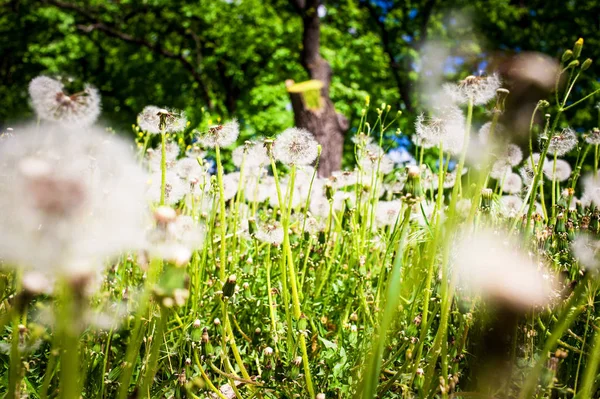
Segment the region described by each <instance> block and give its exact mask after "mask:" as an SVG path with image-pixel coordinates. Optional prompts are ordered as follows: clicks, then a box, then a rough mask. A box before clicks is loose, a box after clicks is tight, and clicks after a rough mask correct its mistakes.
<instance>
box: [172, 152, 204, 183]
mask: <svg viewBox="0 0 600 399" xmlns="http://www.w3.org/2000/svg"><path fill="white" fill-rule="evenodd" d="M175 172H176V173H177V175H178V176H179V177H181V178H182V179H184V180H186V181H188V182H198V181H201V180H202V179H203V178H204V177H205V176H206V169H205V168H204V166H203V165H201V164H200V163H199V162H198V159H196V158H189V157H184V158H181V159H180V160H179V161H177V163H176V164H175Z"/></svg>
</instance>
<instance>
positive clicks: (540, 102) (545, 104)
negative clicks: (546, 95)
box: [538, 100, 550, 108]
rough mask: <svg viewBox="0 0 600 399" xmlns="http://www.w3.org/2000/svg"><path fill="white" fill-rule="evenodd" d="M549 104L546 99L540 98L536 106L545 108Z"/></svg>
mask: <svg viewBox="0 0 600 399" xmlns="http://www.w3.org/2000/svg"><path fill="white" fill-rule="evenodd" d="M549 106H550V103H549V102H548V101H546V100H540V101H538V107H539V108H547V107H549Z"/></svg>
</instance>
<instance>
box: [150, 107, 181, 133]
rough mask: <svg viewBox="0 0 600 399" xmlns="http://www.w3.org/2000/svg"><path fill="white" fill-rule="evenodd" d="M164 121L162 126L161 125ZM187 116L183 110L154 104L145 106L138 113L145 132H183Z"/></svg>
mask: <svg viewBox="0 0 600 399" xmlns="http://www.w3.org/2000/svg"><path fill="white" fill-rule="evenodd" d="M161 122H162V126H161ZM186 124H187V118H186V117H185V114H184V113H183V112H182V111H178V110H174V109H165V108H159V107H156V106H154V105H148V106H146V107H144V109H143V110H142V112H140V114H139V115H138V126H139V127H140V129H142V130H143V131H144V132H147V133H151V134H159V133H161V132H162V131H164V132H166V133H171V132H172V133H176V132H181V131H182V130H184V129H185V127H186Z"/></svg>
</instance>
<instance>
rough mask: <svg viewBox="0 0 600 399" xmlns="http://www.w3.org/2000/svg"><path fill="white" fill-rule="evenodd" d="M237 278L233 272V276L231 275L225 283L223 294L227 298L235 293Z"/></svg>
mask: <svg viewBox="0 0 600 399" xmlns="http://www.w3.org/2000/svg"><path fill="white" fill-rule="evenodd" d="M236 280H237V277H236V275H235V274H232V275H231V276H229V278H228V279H227V281H226V282H225V284H223V296H224V297H225V298H229V297H231V296H233V294H234V293H235V282H236Z"/></svg>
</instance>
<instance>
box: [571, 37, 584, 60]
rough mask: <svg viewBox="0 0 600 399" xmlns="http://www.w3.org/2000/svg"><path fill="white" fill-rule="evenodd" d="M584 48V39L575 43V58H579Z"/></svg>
mask: <svg viewBox="0 0 600 399" xmlns="http://www.w3.org/2000/svg"><path fill="white" fill-rule="evenodd" d="M582 48H583V38H582V37H580V38H579V39H577V41H576V42H575V45H574V46H573V56H574V57H575V58H579V56H580V55H581V49H582Z"/></svg>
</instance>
